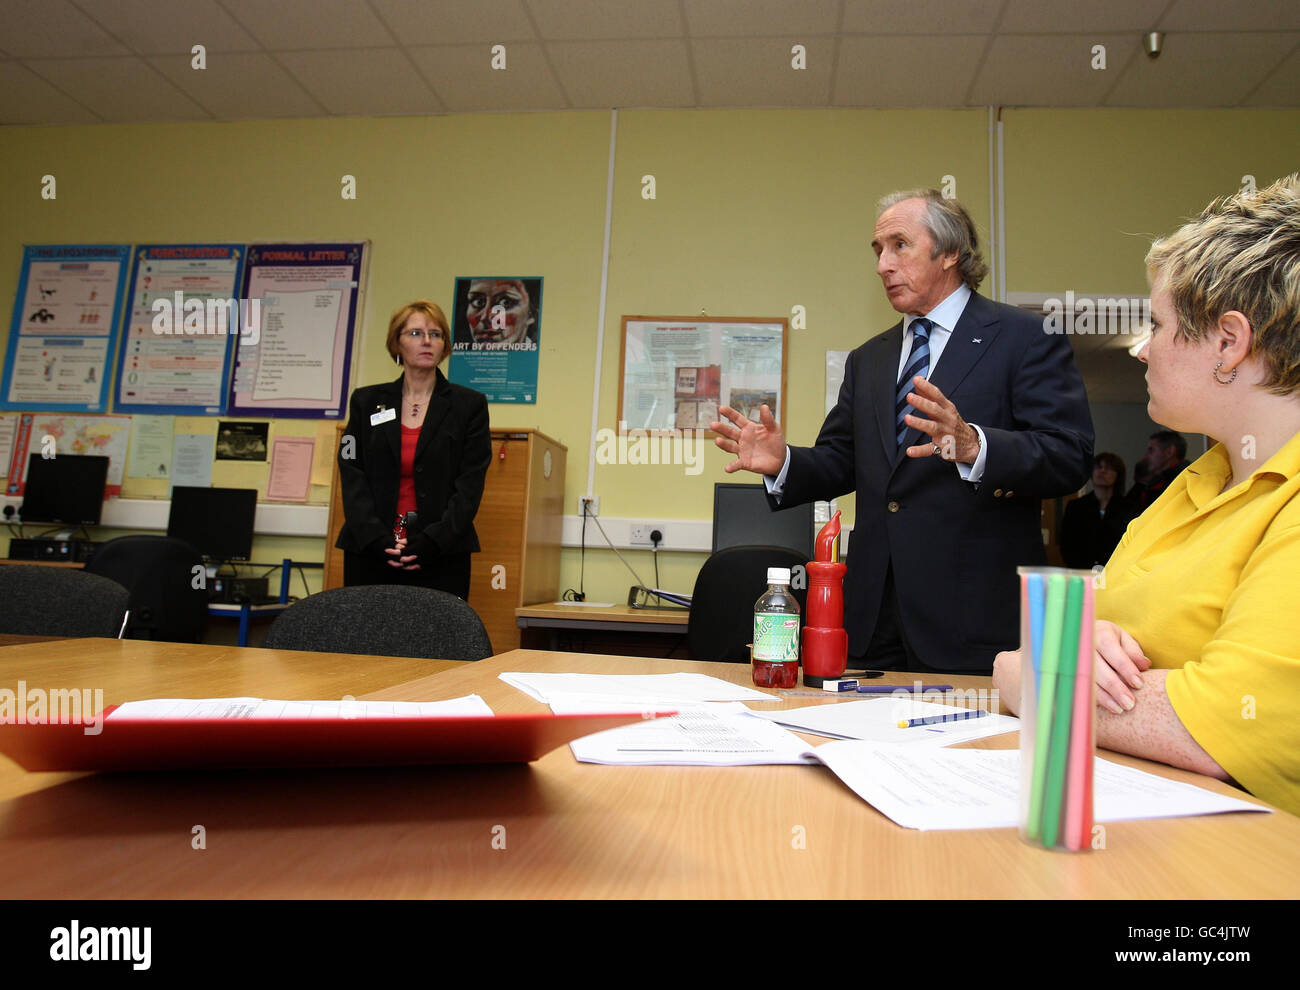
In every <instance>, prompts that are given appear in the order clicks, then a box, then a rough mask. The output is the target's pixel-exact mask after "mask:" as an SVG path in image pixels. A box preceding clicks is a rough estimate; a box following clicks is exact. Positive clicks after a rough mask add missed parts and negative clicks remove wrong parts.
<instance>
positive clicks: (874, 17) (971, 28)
mask: <svg viewBox="0 0 1300 990" xmlns="http://www.w3.org/2000/svg"><path fill="white" fill-rule="evenodd" d="M1002 3H1003V0H961V2H956V3H954V2H953V0H845V4H844V25H843V27H842V28H841V30H842V31H843V32H844V33H845V34H988V33H989V32H990V31H991V30H993V25H994V23H995V22H996V21H997V18H998V11H999V10H1000V9H1001V8H1002Z"/></svg>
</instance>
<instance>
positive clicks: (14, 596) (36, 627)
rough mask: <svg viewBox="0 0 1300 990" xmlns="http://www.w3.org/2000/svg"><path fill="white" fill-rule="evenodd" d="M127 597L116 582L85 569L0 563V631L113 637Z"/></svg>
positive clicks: (123, 613)
mask: <svg viewBox="0 0 1300 990" xmlns="http://www.w3.org/2000/svg"><path fill="white" fill-rule="evenodd" d="M129 597H130V596H129V595H128V594H127V591H126V589H125V588H123V587H122V586H121V585H120V584H118V583H117V582H116V581H110V580H109V579H108V578H103V577H98V576H96V575H94V574H87V573H85V572H84V571H77V570H71V569H68V568H61V567H38V566H36V565H34V564H27V565H21V564H19V565H5V566H0V633H7V634H10V635H21V636H69V637H80V636H107V637H110V638H116V636H117V634H118V633H119V632H120V631H121V629H122V617H123V616H124V615H125V614H126V609H127V602H128V599H129Z"/></svg>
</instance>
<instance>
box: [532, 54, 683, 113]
mask: <svg viewBox="0 0 1300 990" xmlns="http://www.w3.org/2000/svg"><path fill="white" fill-rule="evenodd" d="M546 49H547V51H548V52H549V53H550V56H551V65H553V66H554V67H555V73H556V75H557V76H558V77H559V80H560V84H561V85H562V86H563V88H564V92H566V93H568V94H569V99H570V100H571V101H572V103H573V105H574V106H575V107H689V106H695V103H696V100H695V93H694V92H693V91H692V89H691V73H690V63H689V59H688V57H687V48H686V42H685V41H667V40H665V41H603V42H595V41H585V42H583V41H555V42H551V43H550V44H548V45H547V46H546Z"/></svg>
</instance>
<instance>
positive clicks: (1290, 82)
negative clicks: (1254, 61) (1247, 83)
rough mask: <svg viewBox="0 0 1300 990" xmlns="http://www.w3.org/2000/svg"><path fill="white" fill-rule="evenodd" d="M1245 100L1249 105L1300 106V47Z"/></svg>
mask: <svg viewBox="0 0 1300 990" xmlns="http://www.w3.org/2000/svg"><path fill="white" fill-rule="evenodd" d="M1244 102H1245V105H1246V106H1248V107H1300V48H1296V49H1295V50H1293V51H1292V52H1291V56H1290V58H1288V59H1287V60H1286V61H1285V62H1283V63H1282V64H1281V65H1280V66H1278V68H1277V69H1276V70H1275V71H1274V72H1273V74H1272V75H1270V76H1269V77H1268V78H1267V79H1265V80H1264V82H1263V83H1262V84H1261V85H1260V87H1259V88H1258V89H1257V90H1255V91H1254V92H1253V93H1251V94H1250V95H1249V96H1248V97H1246V99H1245V101H1244Z"/></svg>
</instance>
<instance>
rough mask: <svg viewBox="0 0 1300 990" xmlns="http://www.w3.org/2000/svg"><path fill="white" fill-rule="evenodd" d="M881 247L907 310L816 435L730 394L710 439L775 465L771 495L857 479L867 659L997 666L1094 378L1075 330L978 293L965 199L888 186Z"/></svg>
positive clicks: (858, 647)
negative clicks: (793, 443)
mask: <svg viewBox="0 0 1300 990" xmlns="http://www.w3.org/2000/svg"><path fill="white" fill-rule="evenodd" d="M871 245H872V248H873V250H874V251H875V253H876V257H877V259H878V261H877V265H876V272H877V273H878V274H879V275H880V278H881V281H882V283H883V284H884V287H885V293H886V294H887V295H888V296H889V301H890V304H891V305H892V306H893V307H894V309H896V310H898V312H900V313H902V314H904V319H903V321H902V322H901V323H897V324H895V325H894V326H893V327H892V328H890V329H889V330H887V331H885V332H884V333H883V334H880V335H879V336H876V337H873V338H872V339H870V340H868V341H867V342H866V343H865V344H863V345H862V346H861V347H859V348H857V349H856V350H855V351H853V352H852V354H851V355H850V356H849V359H848V361H847V363H846V364H845V368H844V384H843V387H842V388H841V389H840V396H839V402H838V404H837V405H836V407H835V408H834V409H833V410H831V412H830V414H829V415H828V416H827V417H826V422H825V423H824V424H823V426H822V429H821V433H820V434H819V435H818V437H817V443H816V445H815V446H813V447H810V448H799V447H787V446H786V443H785V437H784V435H783V434H782V432H781V428H780V426H779V425H778V424H777V422H776V420H775V419H774V418H773V416H772V413H771V410H770V409H768V408H767V407H766V406H764V407H763V409H762V411H761V414H760V420H759V422H757V423H755V422H753V421H751V420H748V419H746V418H744V417H743V416H741V415H740V414H739V413H737V412H736V411H735V410H734V409H730V408H727V407H723V408H722V409H720V410H719V412H720V413H721V415H722V416H724V417H725V422H718V423H714V424H713V429H714V430H715V431H716V432H717V433H718V434H719V436H718V438H717V440H716V442H717V444H718V446H719V447H721V448H722V449H723V450H725V451H728V452H729V453H733V454H736V455H737V459H736V460H735V461H733V462H732V463H731V464H729V465H727V468H726V470H727V471H728V472H733V471H737V470H741V469H744V470H749V471H754V472H756V473H759V474H762V475H764V476H766V482H767V486H768V492H769V494H770V497H771V501H772V504H773V507H774V508H775V507H778V506H782V505H784V506H788V505H798V504H800V503H803V502H808V501H812V500H816V499H830V498H834V497H837V496H840V495H843V494H846V493H847V492H850V491H856V492H857V496H858V497H857V521H856V524H855V526H854V531H853V540H852V542H851V544H850V546H849V548H848V550H849V555H848V573H847V575H846V577H845V587H844V591H845V603H846V608H845V628H846V629H847V630H848V633H849V655H850V657H851V658H852V659H853V660H854V661H859V664H858V665H861V664H862V663H865V664H866V665H868V666H873V667H883V668H891V669H905V670H916V671H927V670H947V671H953V672H961V673H984V674H987V673H990V672H991V670H992V666H993V658H994V656H995V655H996V654H997V653H998V651H1000V650H1006V649H1014V648H1015V647H1016V645H1017V644H1018V642H1019V623H1018V614H1019V601H1020V595H1019V590H1018V589H1019V585H1018V582H1017V578H1016V567H1017V566H1018V565H1021V564H1042V563H1043V562H1044V560H1045V557H1044V552H1043V541H1042V535H1041V530H1040V526H1039V506H1040V502H1041V500H1042V499H1044V498H1052V497H1055V496H1058V495H1063V494H1065V493H1067V492H1073V491H1076V490H1077V489H1078V488H1079V487H1080V486H1081V485H1082V484H1083V483H1084V481H1085V480H1086V479H1087V477H1088V474H1089V471H1090V470H1091V467H1092V444H1093V431H1092V418H1091V416H1090V415H1089V412H1088V402H1087V396H1086V395H1085V393H1084V388H1083V381H1082V379H1081V378H1080V376H1079V371H1078V369H1077V368H1076V367H1075V364H1074V355H1073V350H1072V349H1071V347H1070V344H1069V342H1068V341H1067V340H1066V339H1065V337H1063V336H1059V335H1053V334H1050V333H1047V332H1045V330H1044V327H1043V322H1042V319H1041V318H1040V317H1038V316H1036V315H1034V314H1032V313H1027V312H1024V311H1021V310H1018V309H1016V308H1014V307H1012V306H1005V305H1002V304H999V303H995V302H991V301H990V300H988V299H985V298H984V297H982V296H979V295H976V294H975V291H974V290H975V289H976V288H977V287H978V286H979V283H980V281H981V280H982V279H983V277H984V275H985V274H986V273H987V271H988V269H987V267H986V266H985V265H984V263H983V261H982V259H981V258H980V253H979V244H978V239H977V237H976V234H975V226H974V223H973V222H972V221H971V219H970V216H969V214H967V212H966V210H965V209H964V208H963V207H962V206H961V204H959V203H957V202H956V201H955V200H945V199H944V198H943V197H942V196H941V195H940V194H939V193H938V192H937V191H935V190H918V191H915V192H907V193H895V194H893V195H891V196H887V197H885V198H884V199H883V200H881V202H880V214H879V219H878V220H877V221H876V226H875V232H874V236H873V238H872V242H871ZM854 665H855V664H854V663H852V662H851V664H850V666H854Z"/></svg>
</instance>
